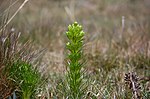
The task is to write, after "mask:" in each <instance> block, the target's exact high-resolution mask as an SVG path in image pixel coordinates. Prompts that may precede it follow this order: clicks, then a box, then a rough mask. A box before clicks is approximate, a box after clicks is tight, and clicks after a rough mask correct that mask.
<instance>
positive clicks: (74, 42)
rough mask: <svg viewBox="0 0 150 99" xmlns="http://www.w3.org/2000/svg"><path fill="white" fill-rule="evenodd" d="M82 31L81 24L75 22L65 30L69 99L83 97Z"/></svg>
mask: <svg viewBox="0 0 150 99" xmlns="http://www.w3.org/2000/svg"><path fill="white" fill-rule="evenodd" d="M84 34H85V33H84V32H83V30H82V26H81V25H79V24H78V23H77V22H74V23H73V24H72V25H69V26H68V31H67V32H66V35H67V38H68V40H69V41H68V42H67V44H66V48H67V50H68V53H67V67H68V68H69V70H68V73H67V82H68V85H69V91H70V95H71V96H70V97H69V98H71V99H81V98H82V97H83V92H82V80H83V71H82V70H81V69H82V67H83V62H82V58H83V51H82V48H83V38H84Z"/></svg>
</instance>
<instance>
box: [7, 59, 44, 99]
mask: <svg viewBox="0 0 150 99" xmlns="http://www.w3.org/2000/svg"><path fill="white" fill-rule="evenodd" d="M9 77H10V79H13V81H14V82H15V84H17V85H18V86H19V89H20V91H21V92H20V93H21V97H22V99H30V98H31V97H33V96H34V95H35V93H36V90H37V88H38V87H39V85H40V84H42V77H41V75H40V73H39V71H38V70H37V69H36V68H33V66H32V65H31V64H30V63H27V62H24V61H22V60H18V61H16V62H14V63H13V64H12V66H11V68H10V76H9Z"/></svg>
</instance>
